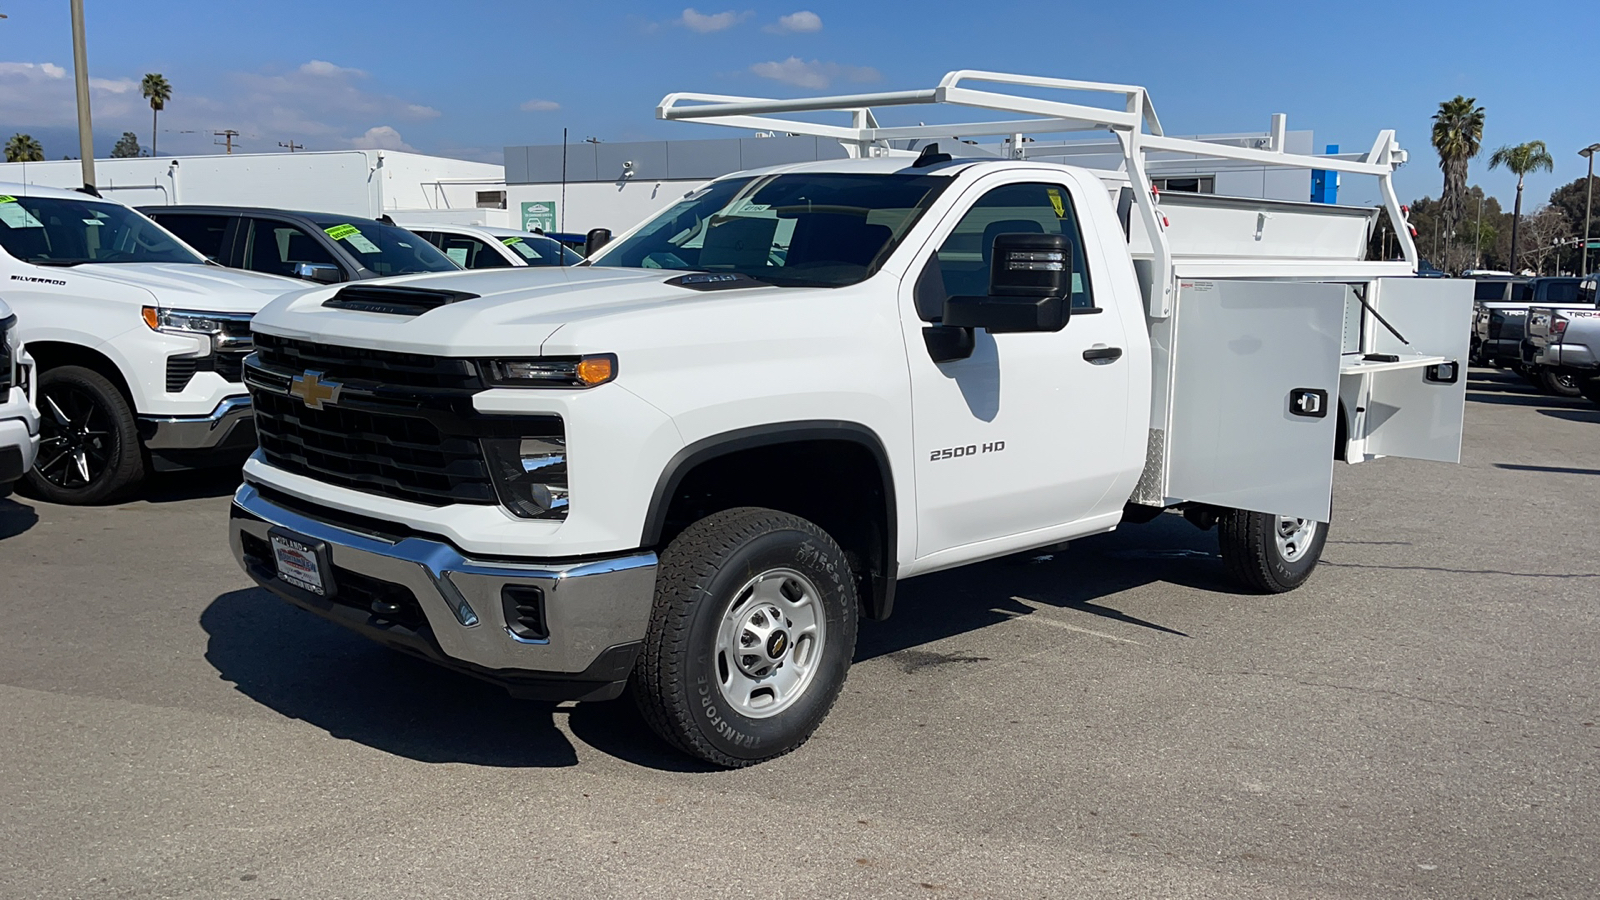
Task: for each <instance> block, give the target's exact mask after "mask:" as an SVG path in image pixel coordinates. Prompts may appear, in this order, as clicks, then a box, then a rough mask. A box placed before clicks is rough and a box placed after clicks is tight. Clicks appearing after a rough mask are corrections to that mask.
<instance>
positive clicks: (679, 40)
mask: <svg viewBox="0 0 1600 900" xmlns="http://www.w3.org/2000/svg"><path fill="white" fill-rule="evenodd" d="M696 3H697V4H698V5H696V6H694V7H691V8H687V9H686V8H685V7H684V6H682V5H681V4H680V3H674V4H651V3H627V2H613V3H506V2H496V3H488V2H476V0H450V2H441V0H430V2H413V0H389V2H385V3H380V4H373V3H338V2H328V0H323V2H318V3H310V2H299V0H276V2H272V3H244V2H237V0H234V2H217V0H208V2H191V0H162V2H159V3H154V4H150V3H138V4H136V3H129V2H109V0H87V2H86V6H87V8H88V43H89V60H90V74H91V75H92V76H93V77H94V79H95V89H94V93H93V104H94V109H95V130H96V136H97V137H96V146H97V149H98V151H99V153H100V154H101V155H104V154H105V153H106V152H107V151H108V150H109V147H110V144H111V143H112V142H113V141H114V140H115V138H116V136H117V135H118V134H120V133H121V132H123V131H124V130H131V131H134V132H136V133H137V134H138V135H139V137H140V140H141V141H142V142H143V143H145V144H148V143H149V140H150V110H149V108H148V107H147V106H146V105H145V104H144V102H143V101H142V100H141V99H140V98H139V96H138V94H137V90H136V89H135V85H136V83H137V81H138V79H139V78H140V76H141V75H142V74H143V73H145V72H152V71H154V72H161V73H163V74H165V75H166V77H167V78H168V80H169V81H171V82H172V83H173V85H174V90H175V92H174V96H173V100H172V102H171V104H170V105H169V107H168V109H167V111H165V112H163V113H162V117H161V129H162V130H161V133H160V136H159V149H160V150H161V151H162V153H163V155H165V154H167V153H197V152H209V151H210V148H211V144H212V140H213V138H212V137H211V134H210V133H211V132H212V131H216V130H221V129H224V128H233V129H236V130H238V131H240V132H241V133H242V135H241V138H240V146H241V147H242V148H243V149H244V150H246V151H264V150H276V149H278V148H277V146H276V145H277V142H279V141H290V140H293V141H296V142H298V143H301V144H304V145H306V146H307V147H309V148H311V149H334V148H342V147H351V146H380V147H393V148H414V149H416V150H419V151H422V152H427V153H440V154H445V155H456V156H462V157H466V158H473V159H483V160H487V161H494V162H498V161H499V160H500V148H501V147H502V146H504V145H506V144H530V143H554V142H558V141H559V140H560V139H561V129H562V127H563V126H565V127H567V128H568V129H570V133H571V135H572V137H573V139H574V140H578V139H582V138H584V137H588V136H595V137H599V138H601V139H603V140H611V141H621V140H639V139H660V138H692V137H709V136H720V135H722V134H724V133H725V134H727V135H728V136H733V134H734V132H723V131H722V130H721V129H718V130H716V131H712V130H710V129H708V128H706V127H705V126H700V125H689V124H680V123H664V122H657V121H655V120H654V118H653V116H654V107H655V104H656V102H657V101H658V100H659V99H660V98H661V96H662V95H663V94H666V93H668V92H670V91H676V90H694V91H707V92H721V93H730V94H744V95H755V96H802V95H807V94H816V93H824V92H833V93H839V92H855V91H861V90H895V89H903V88H915V87H925V86H931V85H932V84H933V83H934V82H936V81H937V79H938V78H939V76H940V75H941V74H943V73H944V72H945V71H947V70H949V69H954V68H987V69H998V70H1001V71H1019V72H1027V73H1033V74H1043V75H1058V76H1063V77H1072V78H1083V79H1090V80H1104V81H1121V82H1131V83H1135V84H1143V85H1146V86H1147V87H1149V88H1150V90H1151V92H1152V96H1153V98H1154V101H1155V104H1156V108H1157V110H1158V111H1159V112H1160V114H1161V117H1162V120H1163V124H1164V125H1165V126H1166V128H1167V130H1168V132H1169V133H1174V134H1182V133H1195V132H1226V131H1257V130H1264V129H1265V127H1266V124H1267V120H1268V116H1269V114H1270V113H1273V112H1285V113H1288V114H1289V126H1290V128H1295V129H1305V128H1310V129H1312V130H1314V131H1315V132H1316V140H1317V143H1318V145H1319V146H1320V145H1322V144H1326V143H1337V144H1340V145H1342V146H1343V147H1344V148H1345V149H1347V150H1348V149H1352V148H1358V149H1366V148H1367V147H1368V146H1370V143H1371V141H1372V139H1373V137H1374V136H1375V135H1376V133H1377V131H1378V130H1379V129H1380V128H1395V129H1397V130H1398V132H1399V135H1400V140H1401V143H1402V145H1403V146H1406V147H1407V148H1409V149H1410V150H1411V151H1412V153H1413V160H1414V161H1413V162H1412V163H1411V164H1410V165H1408V166H1407V167H1406V168H1405V169H1404V170H1402V172H1401V175H1400V178H1399V184H1400V193H1401V198H1402V200H1409V199H1411V198H1414V197H1417V196H1421V195H1423V194H1430V195H1434V196H1436V195H1437V194H1438V190H1439V181H1440V178H1439V172H1438V168H1437V163H1436V160H1435V158H1434V157H1433V155H1432V151H1431V150H1430V149H1429V147H1428V145H1427V140H1428V128H1429V124H1430V122H1429V116H1430V115H1431V114H1432V112H1433V111H1434V110H1435V109H1436V108H1437V104H1438V102H1439V101H1440V100H1444V99H1448V98H1450V97H1453V96H1455V95H1456V94H1458V93H1461V94H1465V95H1467V96H1475V97H1476V98H1477V100H1478V102H1479V103H1480V104H1482V105H1483V106H1484V107H1486V108H1487V111H1488V122H1487V127H1486V129H1485V135H1484V145H1485V148H1486V152H1485V153H1484V155H1483V157H1482V158H1481V159H1480V160H1479V161H1477V162H1476V163H1474V165H1473V169H1472V180H1473V181H1474V182H1476V183H1482V184H1484V185H1485V186H1486V188H1487V189H1488V190H1489V192H1490V193H1491V194H1494V195H1497V196H1499V197H1501V198H1502V200H1503V201H1505V202H1506V204H1507V205H1508V206H1509V201H1510V199H1511V196H1512V194H1513V192H1514V187H1515V179H1514V178H1513V177H1511V176H1510V175H1508V174H1506V173H1505V172H1504V171H1496V172H1489V171H1488V170H1487V164H1486V160H1487V157H1488V153H1487V150H1488V149H1492V148H1493V147H1496V146H1499V145H1501V144H1506V143H1517V142H1521V141H1526V140H1532V139H1542V140H1544V141H1545V142H1546V143H1548V144H1549V146H1550V149H1551V152H1552V154H1553V155H1554V156H1555V159H1556V171H1555V173H1554V174H1553V175H1537V176H1533V177H1531V178H1530V179H1529V183H1528V195H1527V197H1528V201H1529V204H1530V206H1532V205H1537V204H1538V203H1540V202H1543V200H1544V199H1545V198H1546V197H1547V196H1548V194H1549V192H1550V191H1551V190H1552V189H1553V188H1554V187H1555V186H1557V185H1559V184H1563V183H1566V182H1568V181H1571V180H1572V179H1574V178H1577V177H1580V176H1581V175H1582V174H1583V160H1582V159H1581V158H1580V157H1579V156H1578V155H1577V152H1576V151H1577V150H1578V149H1579V148H1580V147H1583V146H1586V145H1588V144H1590V143H1593V142H1596V141H1600V90H1597V89H1596V87H1595V84H1596V82H1597V81H1600V77H1597V76H1596V75H1595V68H1594V63H1593V57H1592V55H1590V56H1589V57H1588V59H1587V60H1586V59H1585V54H1586V53H1588V54H1592V52H1593V51H1592V41H1593V36H1594V35H1595V34H1596V33H1597V31H1600V2H1596V0H1551V2H1546V3H1541V4H1536V5H1535V4H1524V5H1522V6H1508V5H1506V4H1504V3H1498V4H1490V3H1487V2H1477V0H1457V2H1442V0H1413V2H1393V0H1391V2H1386V3H1355V4H1346V5H1344V6H1343V7H1341V8H1340V9H1339V11H1338V12H1336V13H1335V12H1328V11H1327V10H1328V9H1329V7H1328V5H1326V4H1310V3H1294V2H1282V0H1277V2H1254V0H1245V2H1228V3H1223V2H1212V3H1197V2H1160V0H1147V2H1145V3H1142V4H1138V5H1137V6H1136V7H1134V6H1129V5H1126V4H1121V3H1100V4H1085V3H1079V2H1074V0H1053V2H1034V0H1008V2H1004V3H988V4H985V3H974V2H971V0H966V2H935V0H921V2H916V3H881V2H871V3H868V2H861V0H856V2H832V0H794V2H785V3H781V4H772V3H766V2H760V3H738V4H731V3H728V2H726V0H718V2H713V0H696ZM0 13H6V14H7V15H8V16H9V18H7V19H3V20H0V133H3V135H0V136H9V135H10V134H11V133H12V132H14V131H18V130H25V131H28V132H30V133H32V134H34V135H35V136H37V137H39V138H40V139H41V140H42V142H43V143H44V145H45V151H46V154H47V156H49V157H50V158H60V157H61V156H62V155H64V154H68V153H74V154H75V153H76V140H75V137H74V131H73V127H74V125H73V123H74V118H73V116H74V112H73V106H72V51H71V40H70V31H69V22H68V15H67V4H66V3H64V2H58V0H0ZM1569 35H1575V36H1578V37H1573V38H1569V37H1568V36H1569ZM1585 41H1587V42H1588V44H1587V47H1588V49H1587V50H1586V49H1585V46H1586V45H1585V44H1584V43H1583V42H1585ZM916 115H918V116H921V117H928V118H930V119H931V116H929V114H928V113H926V112H920V113H917V114H916ZM883 119H884V121H886V122H887V121H900V120H901V119H899V118H896V117H895V116H894V115H893V114H885V115H884V116H883ZM1374 196H1375V192H1373V191H1372V190H1371V189H1370V188H1368V187H1366V186H1365V185H1364V184H1358V183H1356V181H1355V180H1353V179H1346V190H1345V192H1344V194H1343V196H1342V197H1341V199H1342V200H1344V201H1347V202H1362V201H1366V200H1370V199H1373V197H1374Z"/></svg>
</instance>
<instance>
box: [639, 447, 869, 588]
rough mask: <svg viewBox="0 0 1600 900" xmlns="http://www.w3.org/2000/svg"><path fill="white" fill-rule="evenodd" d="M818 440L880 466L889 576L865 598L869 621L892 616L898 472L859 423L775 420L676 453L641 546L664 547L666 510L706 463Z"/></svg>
mask: <svg viewBox="0 0 1600 900" xmlns="http://www.w3.org/2000/svg"><path fill="white" fill-rule="evenodd" d="M818 440H822V441H845V442H848V443H852V444H856V445H857V446H860V447H862V448H863V449H865V450H866V451H867V453H868V454H869V455H870V456H871V457H872V459H873V461H874V462H875V463H876V464H877V468H878V479H879V483H880V485H881V490H882V491H883V501H884V535H883V542H884V546H883V566H884V572H883V573H882V577H881V578H879V579H876V580H875V582H876V583H875V586H874V590H873V591H872V596H870V597H866V598H863V600H864V601H865V606H866V612H867V614H868V616H869V617H870V618H873V619H884V618H888V616H889V613H890V612H891V611H892V610H893V608H894V594H895V576H896V570H897V569H898V567H899V555H898V551H897V547H898V543H897V541H898V537H899V532H898V520H897V516H896V505H897V504H896V498H895V492H894V470H893V469H892V468H891V467H890V465H889V453H888V451H886V450H885V449H884V446H883V441H882V440H881V439H880V438H879V437H878V434H877V432H875V431H873V430H872V429H871V428H868V427H867V426H865V425H862V424H860V423H858V422H848V421H843V420H830V419H813V420H805V421H795V422H775V423H771V424H767V425H755V426H752V427H749V428H739V429H735V430H733V431H727V432H723V433H721V434H715V435H711V436H710V437H705V438H701V439H700V440H698V441H695V442H694V443H692V444H689V445H687V446H685V447H684V448H683V449H681V450H679V451H678V452H677V453H675V454H673V457H672V459H671V460H669V461H668V462H667V465H666V468H664V469H663V470H662V472H661V476H660V478H658V479H657V480H656V486H655V490H654V491H653V492H652V493H651V495H650V505H649V507H648V509H647V511H646V513H645V519H644V530H643V533H642V534H641V536H640V539H639V546H641V547H654V546H657V545H658V544H660V543H661V536H662V534H663V532H664V531H665V530H666V523H667V510H668V509H669V508H670V507H671V505H672V498H673V496H674V495H675V494H677V492H678V487H679V486H680V485H681V484H682V483H683V479H684V477H685V476H687V475H688V473H690V472H692V471H694V469H695V468H697V467H698V466H700V465H702V464H703V463H706V462H709V461H710V460H713V459H716V458H717V457H720V456H727V455H729V454H732V453H738V452H740V451H743V450H751V449H754V448H757V447H770V446H776V445H779V444H791V443H796V442H799V441H818Z"/></svg>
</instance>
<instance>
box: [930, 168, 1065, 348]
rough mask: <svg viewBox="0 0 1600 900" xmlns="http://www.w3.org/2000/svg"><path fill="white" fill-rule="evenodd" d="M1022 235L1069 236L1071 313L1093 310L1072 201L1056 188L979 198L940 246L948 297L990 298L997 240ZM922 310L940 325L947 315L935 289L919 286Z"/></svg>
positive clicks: (1016, 188) (1030, 186)
mask: <svg viewBox="0 0 1600 900" xmlns="http://www.w3.org/2000/svg"><path fill="white" fill-rule="evenodd" d="M1017 233H1027V234H1061V235H1066V237H1067V240H1068V241H1069V242H1070V243H1071V244H1072V308H1073V309H1090V308H1093V306H1094V292H1093V289H1092V286H1091V285H1090V282H1089V268H1088V263H1087V261H1086V260H1085V259H1084V258H1083V236H1082V235H1081V234H1080V232H1079V230H1078V220H1077V216H1076V215H1075V214H1074V212H1073V209H1072V196H1071V194H1069V193H1068V192H1067V189H1066V188H1064V187H1062V186H1060V185H1055V184H1035V183H1027V184H1007V185H1002V186H1000V187H997V188H994V189H993V190H991V191H989V192H988V193H986V194H984V195H983V196H982V197H980V198H979V199H978V202H977V203H974V204H973V205H972V208H971V209H969V210H967V212H966V215H964V216H962V217H961V221H960V222H958V223H956V227H955V230H954V231H952V232H950V236H949V237H947V238H945V240H944V243H943V244H941V245H940V246H939V250H938V254H937V259H938V261H939V265H938V272H939V274H940V276H941V277H942V278H943V279H944V292H943V293H944V295H947V296H954V297H981V296H983V295H985V294H987V293H989V262H990V259H991V257H992V255H993V251H994V239H995V238H996V237H998V236H999V235H1002V234H1017ZM930 274H931V273H930ZM917 308H918V313H919V314H920V315H921V317H922V318H923V319H924V320H925V321H929V322H935V321H938V320H939V318H940V317H941V316H942V315H943V312H944V297H943V296H940V295H939V291H938V290H937V288H936V287H935V288H927V287H924V286H919V290H918V294H917Z"/></svg>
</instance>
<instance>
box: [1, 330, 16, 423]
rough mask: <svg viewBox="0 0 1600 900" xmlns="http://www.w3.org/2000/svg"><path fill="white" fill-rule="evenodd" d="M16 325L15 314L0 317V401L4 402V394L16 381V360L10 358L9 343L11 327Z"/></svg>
mask: <svg viewBox="0 0 1600 900" xmlns="http://www.w3.org/2000/svg"><path fill="white" fill-rule="evenodd" d="M16 325H17V317H16V316H7V317H6V318H4V319H0V403H4V402H5V400H6V396H5V395H6V394H7V393H9V392H10V391H11V386H12V384H13V383H14V382H15V381H16V366H17V361H16V360H15V359H12V358H11V343H10V338H11V329H13V328H15V327H16Z"/></svg>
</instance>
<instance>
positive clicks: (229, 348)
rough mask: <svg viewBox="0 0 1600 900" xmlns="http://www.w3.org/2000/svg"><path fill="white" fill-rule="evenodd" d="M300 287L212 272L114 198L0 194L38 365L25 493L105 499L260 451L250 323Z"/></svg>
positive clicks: (3, 237)
mask: <svg viewBox="0 0 1600 900" xmlns="http://www.w3.org/2000/svg"><path fill="white" fill-rule="evenodd" d="M301 284H302V283H301V282H297V281H292V280H290V279H287V278H277V277H274V276H271V275H258V274H255V273H253V272H240V271H236V270H233V269H224V268H222V267H220V266H217V265H213V264H209V263H207V262H206V260H205V259H204V258H203V257H201V256H200V255H199V254H198V253H196V252H195V251H194V250H193V249H191V248H190V247H188V246H187V245H185V244H184V243H183V242H182V241H180V240H178V239H177V238H176V237H173V236H172V234H171V233H169V232H167V231H165V230H164V229H162V228H161V226H159V225H157V224H156V223H154V222H152V221H150V220H149V219H147V218H145V217H144V216H142V215H140V214H139V213H137V212H135V211H134V210H132V209H130V208H128V207H126V206H124V205H122V204H120V203H116V202H114V201H111V200H105V199H101V198H99V197H94V196H90V195H88V194H84V193H79V192H77V191H65V190H60V189H58V188H45V187H39V186H37V185H23V184H0V299H4V300H5V301H6V302H7V303H9V304H10V306H11V308H12V309H13V310H15V311H16V313H17V315H18V317H19V322H20V324H19V325H18V336H19V338H20V340H21V341H22V342H23V343H24V344H26V345H27V349H28V352H29V353H30V354H31V355H32V356H33V359H34V362H35V363H36V365H37V370H38V379H37V384H36V385H35V389H36V391H37V394H38V405H39V410H40V413H41V417H42V423H41V429H42V430H41V440H40V445H39V456H38V461H37V463H36V464H35V465H34V466H33V468H32V470H31V471H30V472H29V473H28V476H27V479H26V482H25V484H26V489H27V490H29V491H31V492H32V493H33V494H34V495H36V496H39V497H42V498H44V499H46V500H50V501H53V502H56V503H106V502H111V501H114V500H116V499H117V498H119V497H121V496H124V495H125V494H127V493H128V492H129V491H131V490H133V489H134V488H135V487H137V486H138V484H139V483H140V481H141V480H142V479H143V477H144V475H145V473H146V472H149V471H166V470H177V469H184V468H191V467H199V466H206V465H213V464H217V463H221V462H229V461H231V462H234V463H237V462H238V461H239V460H242V459H243V458H244V456H245V455H246V454H248V453H249V452H250V449H251V447H252V446H253V445H254V443H255V435H254V433H253V431H252V429H251V427H250V397H249V395H248V394H247V393H246V391H245V388H244V384H243V383H242V382H241V380H240V365H241V364H242V362H243V360H244V357H245V355H246V354H247V353H249V352H250V349H251V344H250V317H251V316H252V315H253V314H254V313H255V311H256V310H258V309H260V308H261V307H262V306H263V305H264V304H266V303H267V301H269V300H274V299H276V298H278V297H280V296H282V295H284V294H286V293H289V292H291V291H294V290H296V289H297V288H298V287H299V286H301Z"/></svg>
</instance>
